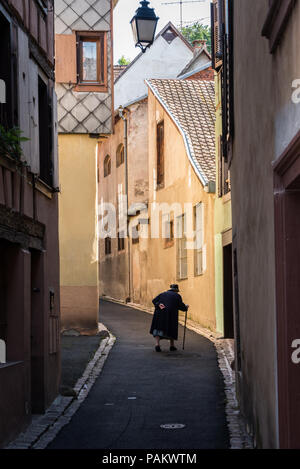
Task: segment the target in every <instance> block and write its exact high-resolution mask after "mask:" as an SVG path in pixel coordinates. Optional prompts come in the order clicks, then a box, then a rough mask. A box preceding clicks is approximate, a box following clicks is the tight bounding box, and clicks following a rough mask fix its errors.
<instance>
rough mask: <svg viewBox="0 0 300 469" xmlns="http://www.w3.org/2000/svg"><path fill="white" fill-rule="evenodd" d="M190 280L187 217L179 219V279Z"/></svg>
mask: <svg viewBox="0 0 300 469" xmlns="http://www.w3.org/2000/svg"><path fill="white" fill-rule="evenodd" d="M187 278H188V256H187V240H186V236H185V215H183V216H181V217H178V218H177V279H178V280H185V279H187Z"/></svg>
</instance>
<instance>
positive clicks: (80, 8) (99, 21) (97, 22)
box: [54, 0, 112, 134]
mask: <svg viewBox="0 0 300 469" xmlns="http://www.w3.org/2000/svg"><path fill="white" fill-rule="evenodd" d="M54 6H55V33H56V34H72V33H73V31H107V67H108V93H78V92H75V91H74V87H75V85H70V84H67V83H63V84H61V83H57V84H56V93H57V98H58V124H59V128H58V131H59V133H76V134H78V133H100V134H109V133H111V131H112V89H111V25H110V0H54Z"/></svg>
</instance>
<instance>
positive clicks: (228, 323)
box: [223, 244, 234, 339]
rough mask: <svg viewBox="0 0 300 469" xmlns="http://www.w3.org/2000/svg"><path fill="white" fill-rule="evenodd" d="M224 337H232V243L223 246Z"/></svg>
mask: <svg viewBox="0 0 300 469" xmlns="http://www.w3.org/2000/svg"><path fill="white" fill-rule="evenodd" d="M223 286H224V288H223V291H224V294H223V298H224V338H225V339H234V320H233V276H232V244H228V245H227V246H224V247H223Z"/></svg>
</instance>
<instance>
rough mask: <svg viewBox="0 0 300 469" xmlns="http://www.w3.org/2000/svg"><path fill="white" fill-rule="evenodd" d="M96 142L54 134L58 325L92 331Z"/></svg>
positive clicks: (95, 276)
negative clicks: (56, 152)
mask: <svg viewBox="0 0 300 469" xmlns="http://www.w3.org/2000/svg"><path fill="white" fill-rule="evenodd" d="M97 149H98V142H97V140H95V139H92V138H89V136H88V135H60V136H59V151H60V153H59V172H60V183H61V194H60V202H59V241H60V268H61V274H60V275H61V277H60V284H61V309H62V326H63V328H74V329H80V330H81V331H86V332H87V331H90V332H92V331H95V330H97V324H98V310H99V278H98V220H97V213H98V210H97V190H98V187H97Z"/></svg>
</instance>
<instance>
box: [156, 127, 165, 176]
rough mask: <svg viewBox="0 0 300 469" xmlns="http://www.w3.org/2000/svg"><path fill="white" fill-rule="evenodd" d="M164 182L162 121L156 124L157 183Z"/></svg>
mask: <svg viewBox="0 0 300 469" xmlns="http://www.w3.org/2000/svg"><path fill="white" fill-rule="evenodd" d="M163 182H164V123H163V122H161V123H159V124H158V125H157V185H160V184H163Z"/></svg>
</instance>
